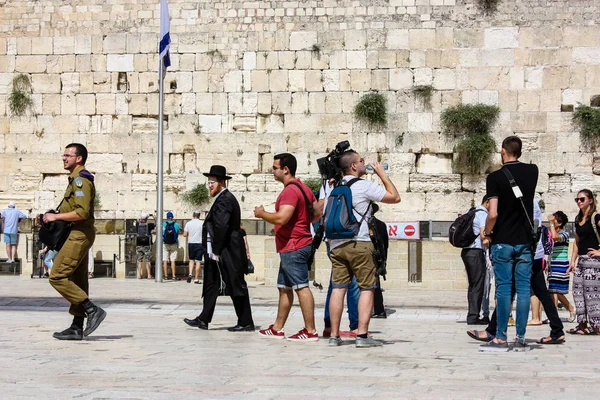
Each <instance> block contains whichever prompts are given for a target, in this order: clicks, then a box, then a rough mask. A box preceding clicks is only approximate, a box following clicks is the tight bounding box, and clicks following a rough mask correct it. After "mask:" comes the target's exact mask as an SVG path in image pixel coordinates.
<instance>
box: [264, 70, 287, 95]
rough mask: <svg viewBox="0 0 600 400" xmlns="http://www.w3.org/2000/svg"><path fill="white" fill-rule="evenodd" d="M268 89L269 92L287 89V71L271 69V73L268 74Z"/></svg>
mask: <svg viewBox="0 0 600 400" xmlns="http://www.w3.org/2000/svg"><path fill="white" fill-rule="evenodd" d="M269 89H270V90H271V92H283V91H286V90H288V71H287V70H275V71H271V74H270V75H269Z"/></svg>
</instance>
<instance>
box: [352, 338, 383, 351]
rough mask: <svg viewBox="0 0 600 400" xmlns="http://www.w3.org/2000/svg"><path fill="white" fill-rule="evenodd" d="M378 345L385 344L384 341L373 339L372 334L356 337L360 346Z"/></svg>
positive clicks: (357, 345)
mask: <svg viewBox="0 0 600 400" xmlns="http://www.w3.org/2000/svg"><path fill="white" fill-rule="evenodd" d="M378 346H383V343H382V342H380V341H379V340H375V339H373V338H372V337H371V336H367V337H366V338H361V337H360V336H357V337H356V347H358V348H365V347H378Z"/></svg>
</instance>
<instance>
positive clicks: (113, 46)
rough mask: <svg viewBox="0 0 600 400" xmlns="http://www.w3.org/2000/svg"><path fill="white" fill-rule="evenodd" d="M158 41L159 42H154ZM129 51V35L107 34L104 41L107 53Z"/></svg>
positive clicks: (104, 50) (104, 49)
mask: <svg viewBox="0 0 600 400" xmlns="http://www.w3.org/2000/svg"><path fill="white" fill-rule="evenodd" d="M154 43H157V42H154ZM154 47H155V48H154V50H155V51H156V44H155V45H154ZM126 51H127V35H126V34H124V33H122V34H113V35H106V36H105V37H104V43H103V52H104V53H105V54H111V53H114V54H122V53H125V52H126Z"/></svg>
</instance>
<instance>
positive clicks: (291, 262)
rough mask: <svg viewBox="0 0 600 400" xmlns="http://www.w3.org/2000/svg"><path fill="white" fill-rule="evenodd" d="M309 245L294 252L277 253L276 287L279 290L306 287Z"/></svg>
mask: <svg viewBox="0 0 600 400" xmlns="http://www.w3.org/2000/svg"><path fill="white" fill-rule="evenodd" d="M311 247H312V246H311V245H309V246H305V247H302V248H300V249H298V250H295V251H288V252H285V253H279V257H280V258H281V263H280V264H279V275H278V276H277V287H278V288H280V289H289V290H298V289H302V288H305V287H308V258H309V257H310V252H311Z"/></svg>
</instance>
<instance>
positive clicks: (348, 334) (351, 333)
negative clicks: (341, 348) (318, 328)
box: [340, 331, 356, 337]
mask: <svg viewBox="0 0 600 400" xmlns="http://www.w3.org/2000/svg"><path fill="white" fill-rule="evenodd" d="M340 337H356V332H354V331H340Z"/></svg>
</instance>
